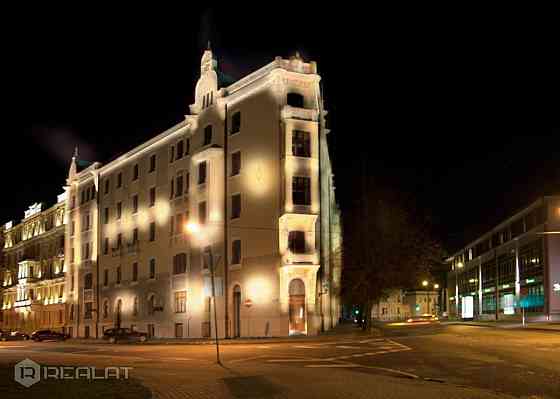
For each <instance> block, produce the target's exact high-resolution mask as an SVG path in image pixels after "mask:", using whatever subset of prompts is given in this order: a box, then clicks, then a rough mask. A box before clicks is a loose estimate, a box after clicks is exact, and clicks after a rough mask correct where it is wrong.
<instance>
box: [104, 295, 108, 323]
mask: <svg viewBox="0 0 560 399" xmlns="http://www.w3.org/2000/svg"><path fill="white" fill-rule="evenodd" d="M108 317H109V300H108V299H105V300H104V301H103V318H104V319H106V318H108Z"/></svg>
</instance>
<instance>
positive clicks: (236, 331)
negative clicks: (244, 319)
mask: <svg viewBox="0 0 560 399" xmlns="http://www.w3.org/2000/svg"><path fill="white" fill-rule="evenodd" d="M240 336H241V287H239V285H236V286H235V288H234V289H233V338H239V337H240Z"/></svg>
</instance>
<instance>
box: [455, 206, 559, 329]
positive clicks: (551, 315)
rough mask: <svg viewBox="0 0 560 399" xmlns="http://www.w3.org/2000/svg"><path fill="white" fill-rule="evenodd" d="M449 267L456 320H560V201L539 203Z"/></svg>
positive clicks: (475, 243) (485, 237) (465, 251)
mask: <svg viewBox="0 0 560 399" xmlns="http://www.w3.org/2000/svg"><path fill="white" fill-rule="evenodd" d="M448 263H449V265H450V269H451V271H450V272H449V273H448V281H447V286H448V287H449V288H448V293H447V295H446V297H447V298H448V309H449V313H450V315H451V316H453V317H457V318H464V319H473V318H474V319H508V318H519V317H521V316H522V315H523V314H525V315H526V316H528V317H531V318H534V319H537V320H557V319H560V197H558V196H547V197H543V198H541V199H539V200H537V201H535V202H534V203H532V204H531V205H530V206H528V207H527V208H525V209H523V210H522V211H520V212H518V213H517V214H515V215H514V216H512V217H511V218H508V219H507V220H505V221H504V222H502V223H500V224H499V225H498V226H496V227H495V228H493V229H492V230H491V231H489V232H488V233H486V234H484V235H483V236H481V237H480V238H478V239H477V240H475V241H473V242H472V243H470V244H469V245H467V246H466V247H465V248H463V249H461V250H460V251H458V252H456V253H455V254H454V255H453V256H452V257H450V258H449V259H448Z"/></svg>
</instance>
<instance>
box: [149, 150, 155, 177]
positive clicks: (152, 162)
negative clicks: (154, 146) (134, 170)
mask: <svg viewBox="0 0 560 399" xmlns="http://www.w3.org/2000/svg"><path fill="white" fill-rule="evenodd" d="M155 170H156V154H153V155H151V156H150V170H149V171H148V172H150V173H151V172H153V171H155Z"/></svg>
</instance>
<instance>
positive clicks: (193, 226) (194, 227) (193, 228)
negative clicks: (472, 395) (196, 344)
mask: <svg viewBox="0 0 560 399" xmlns="http://www.w3.org/2000/svg"><path fill="white" fill-rule="evenodd" d="M184 228H185V231H186V232H187V233H189V234H191V235H194V234H198V233H199V232H200V230H201V228H200V225H199V224H198V223H194V222H188V223H187V224H185V226H184ZM208 248H209V250H208V257H209V264H210V265H209V266H210V276H211V279H212V302H213V303H214V332H215V337H216V362H217V363H218V364H220V365H221V364H222V362H221V361H220V344H219V339H218V314H217V311H216V308H217V306H216V288H215V284H214V256H213V253H212V246H211V245H209V246H208Z"/></svg>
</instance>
